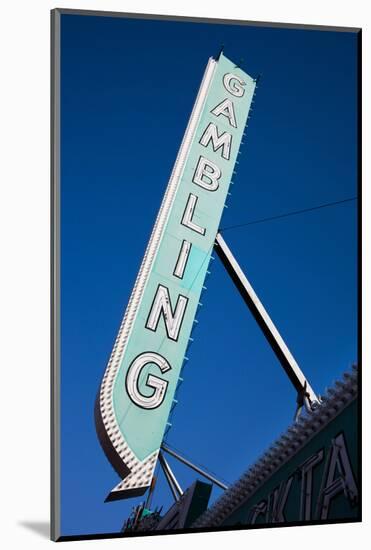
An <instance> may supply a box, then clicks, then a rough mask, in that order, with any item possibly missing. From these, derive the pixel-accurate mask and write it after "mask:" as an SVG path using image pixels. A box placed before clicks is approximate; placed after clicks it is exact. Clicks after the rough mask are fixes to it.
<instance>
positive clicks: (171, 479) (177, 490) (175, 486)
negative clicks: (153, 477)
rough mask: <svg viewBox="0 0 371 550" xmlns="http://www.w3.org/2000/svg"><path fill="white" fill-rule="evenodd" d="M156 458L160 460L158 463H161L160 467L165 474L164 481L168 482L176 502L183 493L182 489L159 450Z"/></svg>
mask: <svg viewBox="0 0 371 550" xmlns="http://www.w3.org/2000/svg"><path fill="white" fill-rule="evenodd" d="M158 459H159V461H160V464H161V467H162V470H163V472H164V474H165V477H166V481H167V482H168V485H169V487H170V490H171V492H172V494H173V497H174V500H175V501H176V502H178V500H179V499H180V497H181V496H182V495H183V491H182V489H181V487H180V485H179V483H178V481H177V479H176V477H175V475H174V473H173V471H172V470H171V468H170V466H169V464H168V463H167V461H166V460H165V457H164V455H163V454H162V452H161V451H160V452H159V455H158Z"/></svg>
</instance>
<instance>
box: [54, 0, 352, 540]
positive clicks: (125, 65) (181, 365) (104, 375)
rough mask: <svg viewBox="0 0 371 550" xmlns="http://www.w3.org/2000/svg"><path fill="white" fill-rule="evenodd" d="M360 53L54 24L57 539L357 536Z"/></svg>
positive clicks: (88, 16)
mask: <svg viewBox="0 0 371 550" xmlns="http://www.w3.org/2000/svg"><path fill="white" fill-rule="evenodd" d="M360 56H361V31H360V29H354V28H335V27H333V28H332V27H319V26H317V27H316V26H298V25H284V24H274V23H259V22H247V21H222V20H216V19H215V20H213V19H194V18H180V17H170V16H152V15H151V16H147V15H139V14H121V13H108V12H89V11H77V10H67V9H66V10H64V9H57V10H53V11H52V441H51V446H52V449H51V450H52V453H51V454H52V539H53V540H56V541H62V540H76V539H89V538H114V537H131V536H139V535H154V534H172V533H180V532H182V533H187V532H199V531H217V530H227V529H228V530H230V529H249V528H257V527H265V528H268V527H275V526H282V525H286V526H290V525H307V524H322V523H323V524H325V523H340V522H355V521H360V520H361V509H360V503H361V487H360V476H361V470H360V456H361V455H360V445H361V441H360V430H359V422H360V420H359V412H360V403H359V399H358V387H359V382H360V332H359V329H358V319H359V318H360V290H359V286H360V245H359V228H360V199H361V196H360V195H361V185H360V160H361V158H360V104H359V102H360V78H361V75H360Z"/></svg>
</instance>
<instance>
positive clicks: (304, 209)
mask: <svg viewBox="0 0 371 550" xmlns="http://www.w3.org/2000/svg"><path fill="white" fill-rule="evenodd" d="M357 199H358V197H349V198H347V199H342V200H339V201H334V202H327V203H324V204H320V205H317V206H312V207H310V208H303V209H301V210H293V211H292V212H286V213H284V214H278V215H276V216H269V217H267V218H259V219H257V220H251V221H249V222H246V223H239V224H235V225H229V226H227V227H221V228H220V231H228V230H230V229H237V228H239V227H246V226H248V225H254V224H258V223H264V222H269V221H272V220H278V219H281V218H287V217H289V216H297V215H299V214H304V213H305V212H312V211H313V210H320V209H321V208H328V207H330V206H336V205H338V204H343V203H346V202H351V201H355V200H357Z"/></svg>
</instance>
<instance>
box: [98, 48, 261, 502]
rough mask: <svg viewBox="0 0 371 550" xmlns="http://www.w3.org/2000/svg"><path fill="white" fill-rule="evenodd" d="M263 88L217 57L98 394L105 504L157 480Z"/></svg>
mask: <svg viewBox="0 0 371 550" xmlns="http://www.w3.org/2000/svg"><path fill="white" fill-rule="evenodd" d="M255 84H256V82H255V80H254V79H253V78H251V77H250V76H249V75H247V74H246V73H245V72H243V71H242V70H241V69H240V68H238V67H237V66H236V65H235V64H234V63H232V62H231V61H230V60H229V59H227V58H226V57H225V56H224V55H222V54H220V56H219V57H218V59H213V58H210V59H209V61H208V64H207V67H206V70H205V73H204V76H203V79H202V82H201V86H200V89H199V91H198V95H197V98H196V101H195V104H194V107H193V110H192V113H191V116H190V119H189V122H188V126H187V129H186V131H185V134H184V137H183V141H182V143H181V146H180V149H179V152H178V156H177V158H176V161H175V165H174V168H173V171H172V173H171V176H170V180H169V183H168V186H167V189H166V192H165V195H164V198H163V201H162V204H161V207H160V210H159V213H158V215H157V219H156V221H155V224H154V227H153V231H152V234H151V237H150V240H149V243H148V246H147V249H146V252H145V254H144V258H143V261H142V264H141V267H140V270H139V273H138V276H137V279H136V281H135V284H134V288H133V291H132V294H131V296H130V300H129V303H128V306H127V309H126V312H125V315H124V317H123V320H122V323H121V326H120V329H119V332H118V335H117V338H116V341H115V344H114V347H113V350H112V353H111V356H110V359H109V361H108V365H107V367H106V370H105V373H104V376H103V380H102V382H101V385H100V389H99V393H98V396H97V400H96V406H95V421H96V429H97V434H98V437H99V440H100V443H101V445H102V448H103V450H104V452H105V453H106V456H107V458H108V459H109V461H110V462H111V464H112V466H113V467H114V469H115V470H116V472H117V473H118V475H119V476H120V477H121V481H120V483H118V485H117V486H116V487H114V488H113V489H112V490H111V492H110V493H109V495H108V497H107V499H106V500H107V501H110V500H116V499H122V498H128V497H132V496H139V495H142V494H143V493H144V492H145V491H146V490H147V489H148V487H149V486H150V483H151V479H152V476H153V472H154V468H155V466H156V462H157V458H158V453H159V450H160V447H161V443H162V439H163V436H164V432H165V428H166V423H167V420H168V417H169V413H170V410H171V408H172V405H173V402H174V401H173V400H174V394H175V391H176V388H177V384H178V383H179V378H180V376H181V371H182V367H183V363H184V361H185V352H186V349H187V346H188V344H189V339H190V334H191V331H192V328H193V325H194V320H195V315H196V311H197V308H198V305H199V299H200V295H201V292H202V288H203V284H204V279H205V276H206V273H207V268H208V264H209V261H210V256H211V252H212V249H213V245H214V241H215V237H216V234H217V231H218V228H219V223H220V218H221V216H222V212H223V208H224V204H225V201H226V196H227V193H228V189H229V185H230V182H231V178H232V174H233V170H234V166H235V162H236V158H237V154H238V150H239V147H240V143H241V138H242V134H243V132H244V129H245V124H246V120H247V116H248V112H249V109H250V104H251V101H252V97H253V95H254V90H255Z"/></svg>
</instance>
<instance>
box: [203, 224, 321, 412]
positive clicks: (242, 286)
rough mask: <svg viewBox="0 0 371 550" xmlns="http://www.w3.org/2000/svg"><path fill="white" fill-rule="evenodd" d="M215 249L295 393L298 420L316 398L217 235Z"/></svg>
mask: <svg viewBox="0 0 371 550" xmlns="http://www.w3.org/2000/svg"><path fill="white" fill-rule="evenodd" d="M214 248H215V251H216V253H217V254H218V256H219V258H220V260H221V261H222V264H223V265H224V267H225V269H226V270H227V273H228V274H229V275H230V277H231V279H232V281H233V282H234V284H235V286H236V288H237V290H238V291H239V293H240V295H241V297H242V298H243V300H244V302H245V303H246V305H247V307H248V308H249V310H250V311H251V313H252V315H253V317H254V319H255V321H256V322H257V323H258V325H259V327H260V328H261V330H262V332H263V334H264V336H265V337H266V339H267V341H268V343H269V345H270V346H271V348H272V350H273V351H274V353H275V355H276V357H277V359H278V360H279V362H280V363H281V365H282V367H283V369H284V371H285V372H286V374H287V376H288V377H289V379H290V381H291V383H292V384H293V386H294V388H295V390H296V391H297V394H298V398H297V411H296V415H295V417H296V418H297V417H298V413H299V412H300V409H301V407H302V405H305V407H306V409H307V410H312V409H313V408H315V407H316V406H317V405H318V404H319V398H318V397H317V395H316V394H315V392H314V390H313V388H312V387H311V385H310V384H309V381H308V379H307V378H306V376H305V375H304V373H303V372H302V370H301V369H300V367H299V365H298V364H297V362H296V361H295V359H294V357H293V355H292V354H291V352H290V350H289V349H288V347H287V345H286V344H285V342H284V340H283V338H282V336H281V335H280V333H279V332H278V330H277V328H276V327H275V325H274V323H273V321H272V319H271V318H270V317H269V315H268V313H267V311H266V309H265V308H264V306H263V304H262V303H261V301H260V300H259V298H258V296H257V295H256V293H255V291H254V289H253V288H252V286H251V284H250V283H249V281H248V279H247V277H246V275H245V274H244V273H243V271H242V269H241V267H240V266H239V264H238V263H237V260H236V259H235V257H234V256H233V254H232V252H231V250H230V249H229V247H228V246H227V244H226V242H225V240H224V239H223V237H222V235H221V234H220V233H218V234H217V236H216V239H215V245H214Z"/></svg>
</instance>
